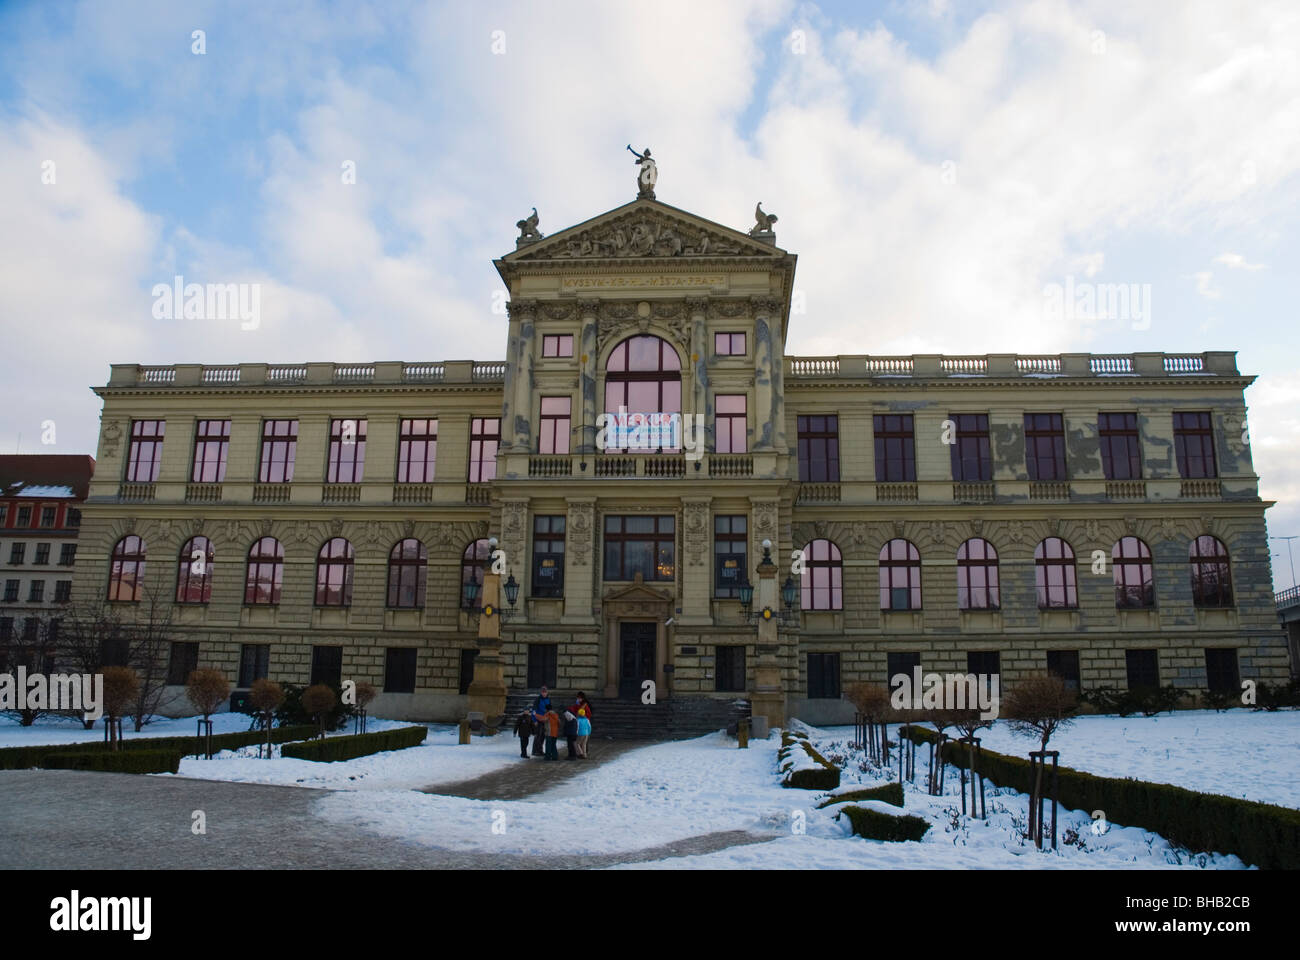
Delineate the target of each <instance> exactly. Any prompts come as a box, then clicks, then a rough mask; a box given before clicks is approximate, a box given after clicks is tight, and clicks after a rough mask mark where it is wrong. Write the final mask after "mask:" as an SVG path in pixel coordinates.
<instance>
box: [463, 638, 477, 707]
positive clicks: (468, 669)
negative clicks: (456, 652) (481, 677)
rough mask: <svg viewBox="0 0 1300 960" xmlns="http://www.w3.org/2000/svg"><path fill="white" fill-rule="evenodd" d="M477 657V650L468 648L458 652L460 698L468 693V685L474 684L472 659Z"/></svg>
mask: <svg viewBox="0 0 1300 960" xmlns="http://www.w3.org/2000/svg"><path fill="white" fill-rule="evenodd" d="M476 656H478V650H476V649H475V648H474V647H469V648H468V649H466V650H462V651H461V652H460V693H461V695H462V696H464V695H465V694H467V693H469V685H470V684H471V683H473V682H474V658H475V657H476Z"/></svg>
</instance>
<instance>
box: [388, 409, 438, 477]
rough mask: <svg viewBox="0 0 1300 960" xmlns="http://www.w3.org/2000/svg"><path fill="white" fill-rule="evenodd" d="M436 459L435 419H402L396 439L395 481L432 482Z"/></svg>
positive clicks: (436, 431)
mask: <svg viewBox="0 0 1300 960" xmlns="http://www.w3.org/2000/svg"><path fill="white" fill-rule="evenodd" d="M437 460H438V421H437V419H433V420H427V419H426V420H405V419H404V420H402V422H401V428H400V430H399V432H398V440H397V482H398V483H433V474H434V467H435V466H436V465H437Z"/></svg>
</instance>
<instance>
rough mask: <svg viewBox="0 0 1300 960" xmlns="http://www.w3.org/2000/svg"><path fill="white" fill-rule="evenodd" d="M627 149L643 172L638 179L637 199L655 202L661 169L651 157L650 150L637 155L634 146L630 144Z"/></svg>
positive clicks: (646, 149) (647, 148) (638, 175)
mask: <svg viewBox="0 0 1300 960" xmlns="http://www.w3.org/2000/svg"><path fill="white" fill-rule="evenodd" d="M627 149H628V152H629V153H631V154H632V156H634V157H636V164H637V166H638V167H640V168H641V172H640V173H638V174H637V177H636V186H637V193H636V198H637V199H638V200H653V199H654V198H655V183H656V181H658V179H659V167H658V165H657V164H656V163H655V161H654V159H653V158H651V156H650V148H649V147H646V148H645V152H644V153H637V152H636V151H635V150H633V149H632V144H630V143H629V144H628V145H627Z"/></svg>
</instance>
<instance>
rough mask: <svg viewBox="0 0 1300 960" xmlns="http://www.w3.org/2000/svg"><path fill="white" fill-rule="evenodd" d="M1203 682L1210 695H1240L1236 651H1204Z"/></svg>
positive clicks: (1211, 649)
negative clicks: (1204, 681)
mask: <svg viewBox="0 0 1300 960" xmlns="http://www.w3.org/2000/svg"><path fill="white" fill-rule="evenodd" d="M1205 680H1206V685H1207V686H1208V687H1209V689H1210V693H1226V694H1230V695H1236V694H1239V693H1241V676H1240V674H1239V673H1238V672H1237V651H1236V650H1230V649H1229V650H1225V649H1214V648H1209V649H1207V650H1206V651H1205Z"/></svg>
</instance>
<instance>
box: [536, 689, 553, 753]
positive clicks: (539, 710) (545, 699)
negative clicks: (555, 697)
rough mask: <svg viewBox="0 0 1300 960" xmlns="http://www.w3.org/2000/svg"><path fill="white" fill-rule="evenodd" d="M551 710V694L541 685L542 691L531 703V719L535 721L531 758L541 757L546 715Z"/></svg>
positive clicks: (544, 738) (544, 737)
mask: <svg viewBox="0 0 1300 960" xmlns="http://www.w3.org/2000/svg"><path fill="white" fill-rule="evenodd" d="M550 709H551V692H550V690H549V689H548V688H547V687H546V685H545V684H543V685H542V691H541V693H539V694H538V695H537V699H536V700H534V701H533V719H534V720H535V721H536V724H537V729H536V731H535V734H536V735H535V737H534V739H533V756H534V757H540V756H542V745H543V743H544V742H545V740H546V714H547V712H548V711H550Z"/></svg>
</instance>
